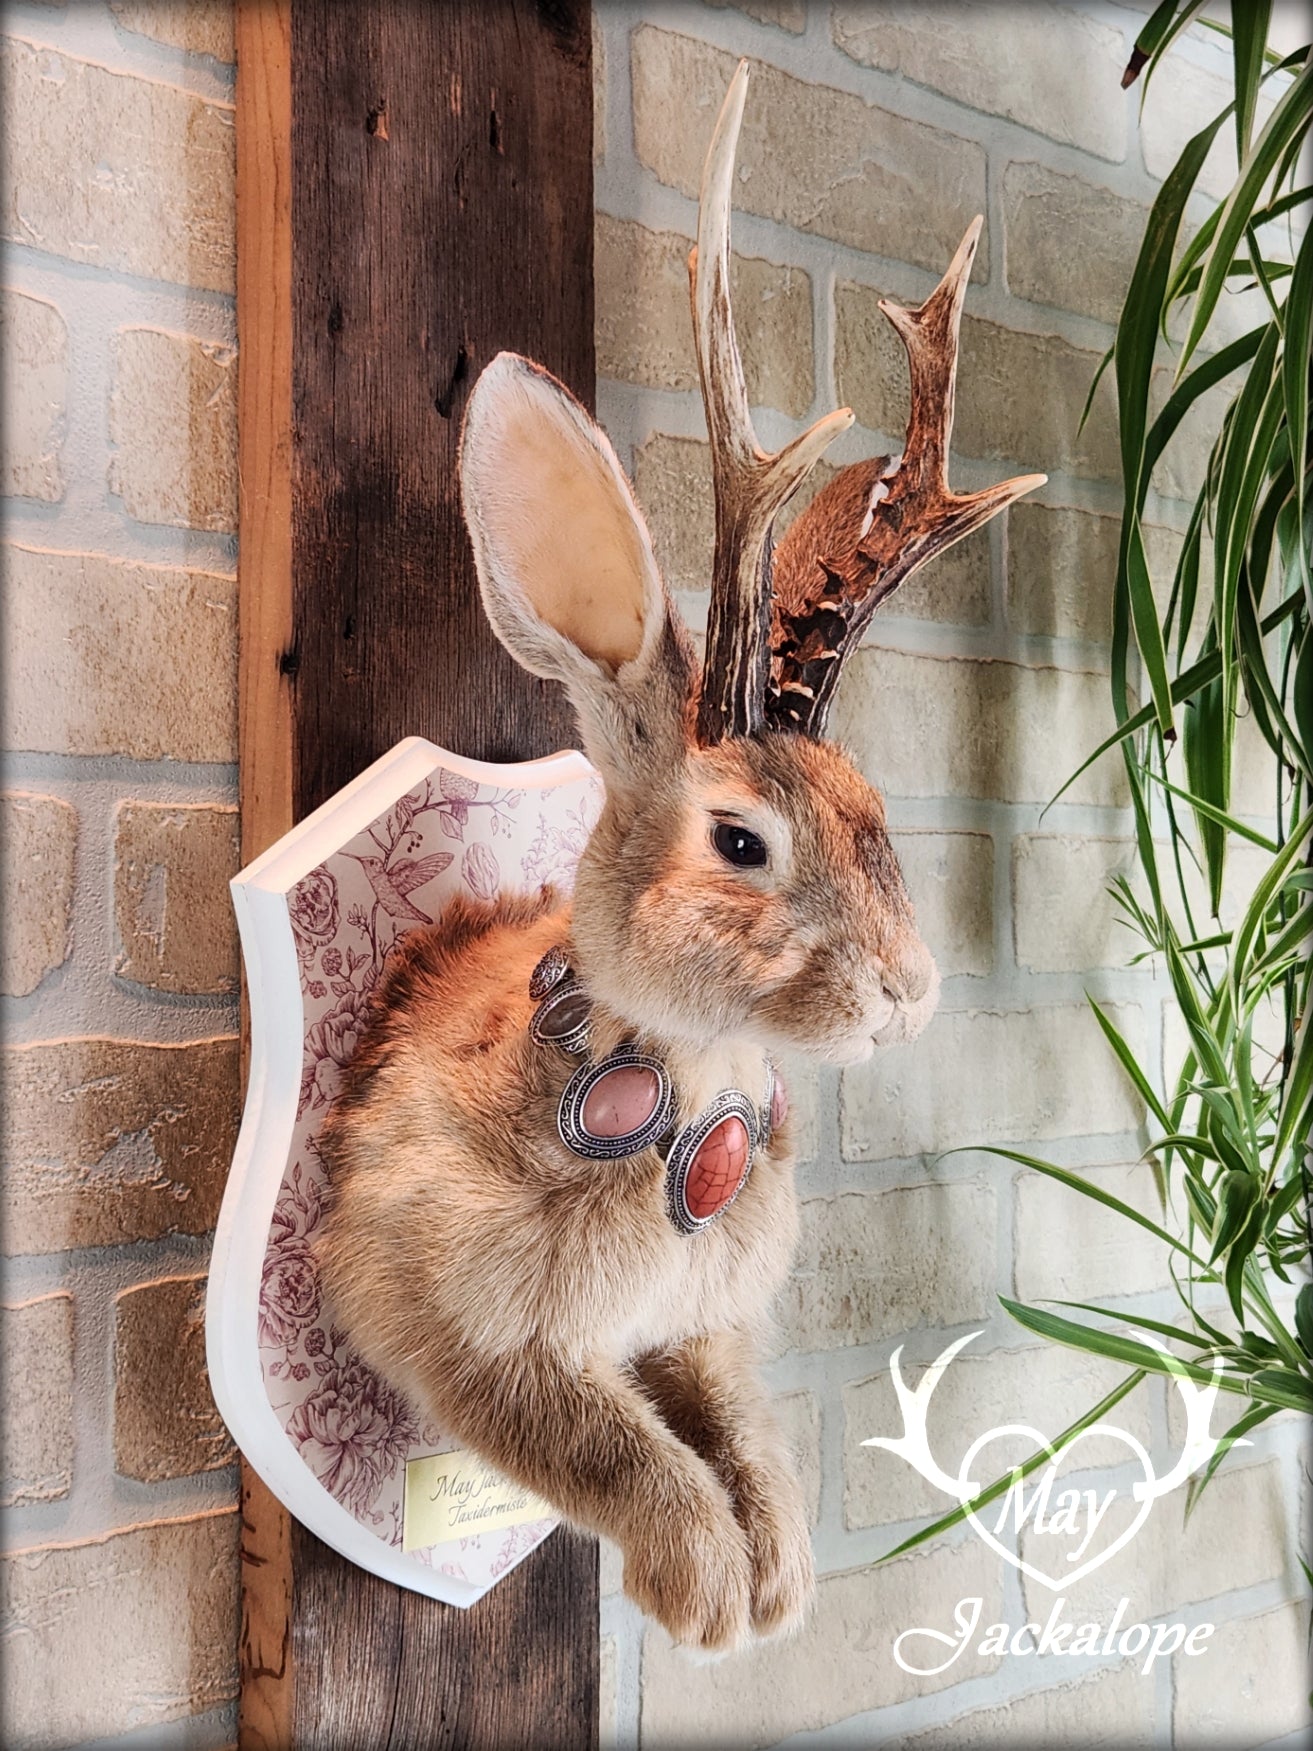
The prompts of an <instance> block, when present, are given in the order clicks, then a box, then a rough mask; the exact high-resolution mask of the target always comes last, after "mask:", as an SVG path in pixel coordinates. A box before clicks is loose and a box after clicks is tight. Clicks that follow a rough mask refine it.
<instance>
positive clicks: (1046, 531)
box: [1007, 499, 1121, 639]
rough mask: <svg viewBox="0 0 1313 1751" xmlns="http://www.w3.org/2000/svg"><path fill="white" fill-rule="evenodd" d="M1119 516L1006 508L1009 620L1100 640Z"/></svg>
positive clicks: (1027, 628)
mask: <svg viewBox="0 0 1313 1751" xmlns="http://www.w3.org/2000/svg"><path fill="white" fill-rule="evenodd" d="M1120 531H1121V519H1120V518H1118V517H1112V516H1107V515H1104V514H1102V513H1100V512H1097V511H1086V510H1076V509H1075V508H1073V507H1072V506H1069V505H1044V504H1036V503H1035V501H1034V500H1033V499H1031V500H1025V501H1023V502H1022V503H1021V504H1017V505H1013V506H1012V508H1011V509H1010V510H1009V511H1008V584H1007V612H1008V624H1009V625H1010V626H1012V627H1013V628H1014V630H1015V631H1017V632H1032V633H1040V634H1042V635H1044V636H1046V637H1050V638H1083V639H1106V638H1107V637H1108V635H1109V633H1110V632H1111V631H1112V593H1113V585H1114V583H1115V581H1116V577H1117V547H1118V540H1119V536H1120Z"/></svg>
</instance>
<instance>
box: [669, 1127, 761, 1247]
mask: <svg viewBox="0 0 1313 1751" xmlns="http://www.w3.org/2000/svg"><path fill="white" fill-rule="evenodd" d="M747 1168H748V1128H747V1126H746V1125H745V1124H744V1123H743V1120H742V1119H740V1118H738V1117H737V1116H736V1115H735V1114H733V1113H731V1114H730V1116H729V1118H727V1119H722V1120H721V1121H720V1123H719V1124H718V1125H717V1126H716V1128H715V1130H714V1131H711V1132H710V1133H709V1134H708V1136H707V1137H706V1139H705V1140H704V1141H703V1143H702V1144H701V1145H700V1146H699V1148H698V1152H697V1154H696V1155H695V1156H694V1157H693V1160H692V1161H691V1163H690V1164H689V1170H688V1178H687V1179H686V1180H685V1181H684V1202H685V1204H686V1205H687V1206H688V1213H689V1215H690V1216H692V1217H693V1218H694V1219H695V1220H696V1221H698V1222H704V1221H705V1220H706V1219H707V1217H708V1216H714V1215H715V1214H716V1212H717V1211H718V1210H723V1209H724V1207H725V1205H726V1204H728V1203H729V1201H730V1199H731V1198H732V1197H733V1196H734V1194H735V1192H736V1191H738V1189H739V1187H740V1186H741V1185H742V1183H743V1175H744V1174H745V1173H746V1172H747Z"/></svg>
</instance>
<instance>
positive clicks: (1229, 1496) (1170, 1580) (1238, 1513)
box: [1021, 1394, 1290, 1744]
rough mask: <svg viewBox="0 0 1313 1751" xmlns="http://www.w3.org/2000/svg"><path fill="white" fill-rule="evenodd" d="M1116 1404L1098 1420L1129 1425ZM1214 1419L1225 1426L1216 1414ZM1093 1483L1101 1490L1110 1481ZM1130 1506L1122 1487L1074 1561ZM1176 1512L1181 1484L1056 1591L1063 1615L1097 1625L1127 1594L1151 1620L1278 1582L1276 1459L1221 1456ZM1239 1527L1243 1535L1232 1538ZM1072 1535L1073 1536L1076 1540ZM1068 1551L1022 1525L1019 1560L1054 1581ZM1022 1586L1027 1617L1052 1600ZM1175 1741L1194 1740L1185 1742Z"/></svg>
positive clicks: (1039, 1589)
mask: <svg viewBox="0 0 1313 1751" xmlns="http://www.w3.org/2000/svg"><path fill="white" fill-rule="evenodd" d="M1223 1396H1224V1397H1225V1396H1227V1395H1225V1394H1224V1395H1223ZM1124 1405H1125V1401H1123V1404H1122V1405H1119V1406H1118V1407H1117V1409H1116V1410H1115V1411H1113V1413H1112V1415H1111V1417H1110V1418H1109V1419H1108V1420H1109V1422H1110V1423H1112V1424H1113V1425H1115V1426H1117V1427H1122V1428H1128V1429H1129V1425H1128V1424H1127V1423H1125V1422H1124V1421H1123V1420H1122V1412H1123V1410H1124ZM1218 1421H1219V1424H1220V1426H1221V1427H1225V1423H1224V1422H1222V1421H1221V1419H1220V1417H1219V1419H1218ZM1108 1444H1111V1443H1110V1442H1109V1443H1108ZM1173 1457H1175V1456H1173ZM1125 1458H1126V1461H1127V1462H1128V1463H1129V1465H1130V1468H1131V1473H1132V1474H1134V1473H1135V1472H1137V1471H1138V1467H1137V1466H1136V1464H1135V1460H1134V1458H1133V1456H1132V1455H1131V1453H1130V1452H1129V1451H1125ZM1084 1463H1085V1457H1084V1453H1083V1450H1082V1449H1081V1448H1076V1449H1074V1450H1073V1457H1072V1462H1071V1464H1070V1466H1069V1467H1067V1468H1065V1469H1066V1470H1070V1471H1075V1470H1076V1469H1077V1468H1078V1467H1079V1466H1083V1465H1084ZM1058 1475H1059V1484H1058V1486H1057V1487H1058V1488H1062V1487H1064V1485H1063V1483H1062V1481H1061V1480H1062V1478H1063V1476H1064V1475H1065V1472H1059V1474H1058ZM1097 1487H1098V1488H1099V1489H1100V1490H1101V1491H1106V1490H1110V1489H1112V1488H1113V1487H1114V1486H1112V1485H1111V1484H1101V1485H1098V1486H1097ZM1139 1511H1140V1504H1139V1503H1138V1502H1135V1501H1134V1500H1132V1498H1131V1495H1130V1488H1129V1485H1127V1487H1126V1488H1124V1489H1123V1490H1121V1491H1119V1493H1118V1494H1117V1496H1116V1498H1115V1499H1114V1501H1113V1502H1112V1503H1111V1504H1110V1506H1109V1507H1108V1509H1107V1512H1106V1514H1105V1515H1104V1518H1103V1520H1102V1521H1101V1522H1100V1525H1099V1529H1098V1531H1097V1532H1096V1534H1095V1536H1094V1540H1093V1541H1092V1543H1091V1544H1090V1547H1089V1549H1088V1550H1087V1551H1086V1552H1085V1557H1084V1559H1082V1560H1088V1559H1089V1558H1090V1557H1091V1556H1093V1555H1094V1553H1095V1551H1096V1550H1105V1549H1107V1548H1108V1546H1109V1545H1110V1544H1111V1543H1112V1542H1113V1541H1114V1540H1115V1539H1117V1538H1119V1537H1120V1536H1122V1534H1123V1533H1124V1532H1125V1531H1126V1529H1127V1528H1128V1527H1129V1526H1130V1525H1132V1524H1133V1522H1134V1521H1135V1518H1136V1516H1137V1515H1138V1513H1139ZM1184 1514H1185V1489H1184V1487H1182V1488H1181V1489H1180V1491H1178V1492H1176V1493H1174V1494H1172V1495H1167V1496H1163V1497H1161V1498H1160V1499H1159V1500H1158V1501H1157V1502H1155V1503H1154V1505H1153V1507H1152V1508H1151V1509H1150V1510H1149V1513H1148V1514H1147V1515H1146V1516H1145V1519H1144V1522H1143V1524H1142V1525H1141V1526H1140V1529H1139V1530H1138V1531H1137V1532H1136V1533H1135V1534H1134V1535H1133V1536H1132V1538H1131V1539H1130V1542H1129V1543H1127V1544H1124V1545H1123V1546H1122V1548H1121V1549H1120V1550H1118V1551H1114V1552H1113V1554H1112V1555H1111V1556H1110V1557H1109V1558H1108V1559H1107V1561H1106V1562H1104V1563H1102V1564H1101V1565H1100V1566H1099V1567H1098V1568H1096V1569H1094V1570H1093V1571H1092V1572H1091V1573H1090V1574H1088V1575H1084V1576H1082V1577H1081V1578H1080V1579H1079V1580H1077V1581H1074V1582H1072V1583H1071V1584H1070V1586H1069V1587H1064V1588H1063V1593H1064V1595H1065V1596H1066V1597H1067V1598H1068V1599H1069V1601H1070V1611H1069V1613H1068V1615H1069V1616H1070V1617H1074V1618H1076V1619H1077V1621H1085V1620H1087V1619H1095V1620H1098V1621H1100V1622H1104V1623H1107V1622H1109V1621H1110V1620H1111V1618H1112V1616H1113V1614H1114V1612H1115V1611H1116V1609H1117V1601H1118V1600H1119V1599H1123V1598H1127V1599H1129V1600H1130V1601H1131V1604H1132V1607H1133V1618H1138V1619H1140V1620H1142V1621H1151V1620H1153V1619H1154V1618H1162V1617H1167V1616H1170V1615H1172V1614H1174V1613H1177V1612H1179V1611H1180V1610H1181V1609H1182V1608H1183V1607H1184V1606H1187V1605H1190V1604H1194V1603H1196V1602H1199V1601H1203V1600H1207V1599H1215V1598H1217V1597H1219V1596H1220V1595H1221V1594H1224V1593H1230V1592H1238V1591H1240V1590H1241V1589H1243V1588H1245V1587H1257V1586H1261V1585H1262V1584H1263V1583H1264V1582H1265V1581H1277V1580H1280V1579H1281V1577H1282V1575H1283V1573H1284V1570H1285V1567H1286V1561H1287V1551H1288V1548H1289V1539H1290V1534H1289V1531H1288V1529H1287V1527H1286V1524H1285V1504H1284V1492H1283V1489H1282V1483H1281V1475H1280V1466H1279V1465H1277V1464H1276V1463H1275V1462H1273V1463H1270V1464H1267V1465H1247V1466H1232V1467H1230V1468H1228V1467H1227V1465H1226V1462H1225V1461H1223V1466H1222V1469H1221V1470H1220V1471H1219V1472H1218V1473H1217V1475H1216V1476H1215V1477H1214V1478H1213V1479H1212V1481H1211V1482H1210V1483H1209V1485H1208V1488H1207V1489H1206V1490H1205V1491H1204V1493H1203V1495H1202V1496H1201V1497H1200V1498H1199V1501H1198V1504H1197V1506H1196V1507H1195V1510H1194V1513H1193V1514H1191V1516H1190V1518H1189V1519H1188V1520H1185V1519H1184ZM1240 1528H1243V1535H1242V1536H1237V1531H1238V1529H1240ZM1079 1542H1080V1539H1079V1537H1078V1538H1077V1540H1076V1543H1079ZM1071 1548H1072V1542H1071V1540H1070V1539H1069V1538H1066V1537H1063V1536H1059V1535H1052V1534H1039V1535H1036V1534H1035V1533H1034V1531H1033V1529H1031V1528H1027V1530H1026V1531H1025V1532H1024V1533H1023V1534H1022V1538H1021V1554H1022V1556H1023V1557H1024V1559H1025V1560H1026V1561H1027V1562H1029V1563H1031V1564H1032V1565H1033V1566H1034V1567H1035V1568H1037V1569H1040V1570H1042V1571H1043V1572H1045V1573H1047V1574H1048V1575H1050V1576H1051V1577H1052V1578H1054V1579H1056V1578H1058V1577H1059V1575H1060V1574H1061V1573H1062V1570H1063V1569H1064V1567H1065V1566H1066V1558H1067V1555H1068V1553H1069V1551H1070V1550H1071ZM1023 1590H1024V1593H1025V1598H1026V1609H1027V1611H1028V1612H1029V1613H1031V1615H1034V1614H1035V1613H1036V1612H1039V1611H1042V1612H1044V1613H1045V1614H1047V1613H1048V1611H1049V1610H1050V1609H1051V1607H1052V1604H1053V1597H1054V1595H1053V1592H1052V1590H1051V1589H1050V1588H1047V1587H1045V1586H1044V1585H1043V1584H1042V1583H1041V1582H1038V1581H1036V1580H1034V1579H1033V1578H1032V1577H1031V1576H1029V1575H1027V1576H1025V1577H1024V1581H1023ZM1217 1657H1218V1650H1217V1649H1215V1648H1213V1649H1211V1650H1210V1652H1209V1653H1208V1654H1207V1655H1205V1656H1202V1657H1201V1658H1206V1659H1216V1658H1217ZM1267 1736H1268V1735H1267V1734H1263V1733H1259V1734H1255V1735H1254V1737H1253V1739H1251V1740H1248V1741H1246V1743H1249V1744H1261V1743H1262V1742H1263V1741H1264V1739H1265V1738H1266V1737H1267ZM1178 1742H1179V1741H1178ZM1184 1743H1186V1744H1194V1743H1197V1741H1195V1740H1193V1739H1187V1740H1185V1741H1184Z"/></svg>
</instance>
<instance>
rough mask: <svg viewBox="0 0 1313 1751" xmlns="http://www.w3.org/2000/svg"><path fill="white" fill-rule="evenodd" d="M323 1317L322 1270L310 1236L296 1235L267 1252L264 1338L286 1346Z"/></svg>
mask: <svg viewBox="0 0 1313 1751" xmlns="http://www.w3.org/2000/svg"><path fill="white" fill-rule="evenodd" d="M318 1318H319V1273H318V1271H317V1270H316V1269H315V1259H314V1253H313V1251H312V1250H311V1247H310V1242H309V1241H308V1240H301V1239H298V1238H297V1237H295V1236H293V1237H292V1238H291V1239H288V1240H284V1241H283V1242H282V1244H281V1245H278V1246H271V1247H270V1248H269V1250H268V1252H267V1253H266V1254H265V1255H264V1275H263V1278H262V1281H261V1284H260V1342H261V1343H262V1344H269V1345H276V1346H278V1347H283V1346H286V1345H289V1344H292V1343H294V1342H295V1340H296V1335H297V1333H298V1332H299V1331H302V1330H303V1329H304V1328H305V1327H306V1326H308V1325H313V1324H314V1322H315V1321H316V1320H317V1319H318Z"/></svg>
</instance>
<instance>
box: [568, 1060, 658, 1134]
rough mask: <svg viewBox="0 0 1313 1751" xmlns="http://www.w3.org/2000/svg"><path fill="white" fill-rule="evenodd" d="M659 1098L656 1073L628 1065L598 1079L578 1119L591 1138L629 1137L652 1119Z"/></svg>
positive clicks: (636, 1065) (637, 1065) (610, 1071)
mask: <svg viewBox="0 0 1313 1751" xmlns="http://www.w3.org/2000/svg"><path fill="white" fill-rule="evenodd" d="M660 1098H661V1089H660V1086H659V1084H658V1083H657V1079H656V1072H655V1071H654V1070H648V1069H646V1068H645V1067H644V1066H643V1065H641V1064H626V1065H623V1066H622V1067H621V1068H620V1069H618V1070H607V1071H604V1072H603V1074H602V1075H601V1076H599V1077H598V1078H597V1081H596V1082H594V1083H593V1085H592V1087H591V1088H590V1089H589V1090H588V1093H587V1094H586V1095H585V1096H584V1101H583V1106H582V1108H581V1110H580V1114H579V1117H580V1120H581V1121H582V1123H583V1128H584V1130H585V1131H587V1133H588V1135H589V1136H590V1137H629V1136H632V1135H633V1133H634V1132H635V1131H637V1130H639V1129H640V1127H641V1126H643V1125H645V1124H646V1123H647V1121H648V1120H649V1119H650V1118H651V1117H652V1114H653V1112H654V1111H655V1110H656V1104H657V1101H658V1100H659V1099H660Z"/></svg>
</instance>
